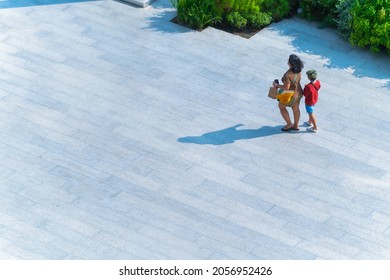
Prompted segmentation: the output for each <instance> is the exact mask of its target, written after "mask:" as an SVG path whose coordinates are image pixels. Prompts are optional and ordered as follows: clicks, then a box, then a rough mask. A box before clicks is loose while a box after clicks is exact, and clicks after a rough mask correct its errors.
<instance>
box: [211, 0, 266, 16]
mask: <svg viewBox="0 0 390 280" xmlns="http://www.w3.org/2000/svg"><path fill="white" fill-rule="evenodd" d="M262 2H263V0H215V5H216V7H217V9H218V10H219V11H220V13H222V14H230V13H232V12H239V13H240V14H241V15H243V14H258V13H259V12H260V7H261V4H262Z"/></svg>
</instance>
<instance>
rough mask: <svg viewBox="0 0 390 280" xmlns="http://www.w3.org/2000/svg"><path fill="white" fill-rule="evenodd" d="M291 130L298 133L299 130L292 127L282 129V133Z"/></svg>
mask: <svg viewBox="0 0 390 280" xmlns="http://www.w3.org/2000/svg"><path fill="white" fill-rule="evenodd" d="M291 130H294V131H298V130H299V128H295V127H293V126H290V127H288V128H286V127H282V131H291Z"/></svg>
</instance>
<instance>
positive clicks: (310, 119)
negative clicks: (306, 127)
mask: <svg viewBox="0 0 390 280" xmlns="http://www.w3.org/2000/svg"><path fill="white" fill-rule="evenodd" d="M309 122H310V123H311V124H312V126H313V128H314V129H315V130H317V119H316V116H315V115H314V113H310V114H309Z"/></svg>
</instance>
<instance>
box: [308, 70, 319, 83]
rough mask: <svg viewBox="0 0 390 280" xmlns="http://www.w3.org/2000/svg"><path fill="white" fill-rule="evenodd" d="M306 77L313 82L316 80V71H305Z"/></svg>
mask: <svg viewBox="0 0 390 280" xmlns="http://www.w3.org/2000/svg"><path fill="white" fill-rule="evenodd" d="M306 75H307V77H308V78H309V80H311V81H314V80H315V79H317V71H316V70H314V69H311V70H307V72H306Z"/></svg>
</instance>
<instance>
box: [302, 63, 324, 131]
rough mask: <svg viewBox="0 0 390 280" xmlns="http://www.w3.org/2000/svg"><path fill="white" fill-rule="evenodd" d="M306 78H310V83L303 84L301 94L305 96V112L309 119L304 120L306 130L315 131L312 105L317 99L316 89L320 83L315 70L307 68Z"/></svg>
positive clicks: (316, 129) (315, 122) (315, 124)
mask: <svg viewBox="0 0 390 280" xmlns="http://www.w3.org/2000/svg"><path fill="white" fill-rule="evenodd" d="M306 75H307V78H308V79H309V80H310V83H308V84H306V85H305V88H304V90H303V95H304V96H305V108H306V112H307V113H308V114H309V120H308V121H307V122H305V124H306V125H307V126H309V127H308V128H307V130H308V131H310V132H314V133H317V131H318V128H317V120H316V117H315V115H314V105H316V103H317V101H318V90H319V89H320V88H321V83H320V81H319V80H317V72H316V70H308V71H307V72H306Z"/></svg>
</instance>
